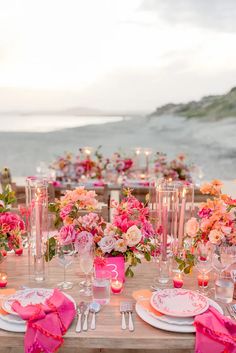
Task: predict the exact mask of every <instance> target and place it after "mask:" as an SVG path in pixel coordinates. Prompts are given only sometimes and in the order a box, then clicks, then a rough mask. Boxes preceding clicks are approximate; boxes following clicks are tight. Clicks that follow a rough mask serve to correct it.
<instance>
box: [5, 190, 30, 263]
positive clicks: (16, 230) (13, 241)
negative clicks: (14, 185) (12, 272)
mask: <svg viewBox="0 0 236 353" xmlns="http://www.w3.org/2000/svg"><path fill="white" fill-rule="evenodd" d="M15 201H16V199H15V194H14V192H13V191H10V189H9V188H8V187H7V188H6V189H5V190H4V191H3V193H2V194H0V261H1V260H2V258H3V256H6V255H7V251H10V250H14V252H15V253H16V254H17V255H21V254H22V235H23V234H24V233H25V224H24V222H23V220H22V219H21V217H20V216H19V215H17V214H15V213H13V212H11V210H10V209H11V204H13V203H14V202H15Z"/></svg>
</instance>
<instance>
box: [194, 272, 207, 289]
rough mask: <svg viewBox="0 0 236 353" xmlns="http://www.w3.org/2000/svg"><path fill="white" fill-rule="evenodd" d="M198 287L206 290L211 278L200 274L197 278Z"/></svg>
mask: <svg viewBox="0 0 236 353" xmlns="http://www.w3.org/2000/svg"><path fill="white" fill-rule="evenodd" d="M197 282H198V287H199V288H201V289H205V288H207V287H208V284H209V276H208V275H206V274H200V275H198V277H197Z"/></svg>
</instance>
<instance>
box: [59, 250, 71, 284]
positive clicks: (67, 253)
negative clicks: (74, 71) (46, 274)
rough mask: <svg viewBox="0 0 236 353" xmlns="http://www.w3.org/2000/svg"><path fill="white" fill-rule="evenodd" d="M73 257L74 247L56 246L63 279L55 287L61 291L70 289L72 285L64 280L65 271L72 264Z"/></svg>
mask: <svg viewBox="0 0 236 353" xmlns="http://www.w3.org/2000/svg"><path fill="white" fill-rule="evenodd" d="M73 255H74V245H73V244H68V245H62V244H58V248H57V256H58V261H59V264H60V265H62V266H63V268H64V279H63V282H60V283H59V284H58V285H57V286H58V288H61V289H63V290H66V289H71V288H72V287H73V283H72V282H69V281H67V280H66V269H67V268H68V267H69V266H70V265H71V264H72V262H73Z"/></svg>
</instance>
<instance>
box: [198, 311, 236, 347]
mask: <svg viewBox="0 0 236 353" xmlns="http://www.w3.org/2000/svg"><path fill="white" fill-rule="evenodd" d="M194 325H195V327H196V344H195V353H210V352H212V353H236V323H235V322H233V321H232V320H230V319H228V318H227V317H225V316H223V315H222V314H220V313H219V312H218V311H217V310H216V309H215V308H213V307H209V309H208V310H207V311H206V312H205V313H203V314H201V315H198V316H196V317H195V321H194Z"/></svg>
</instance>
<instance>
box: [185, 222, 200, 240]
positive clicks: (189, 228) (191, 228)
mask: <svg viewBox="0 0 236 353" xmlns="http://www.w3.org/2000/svg"><path fill="white" fill-rule="evenodd" d="M198 230H199V224H198V221H197V219H196V218H195V217H192V218H190V220H189V221H188V222H187V223H186V225H185V231H186V233H187V235H188V236H190V237H192V238H193V237H195V236H196V234H197V232H198Z"/></svg>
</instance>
